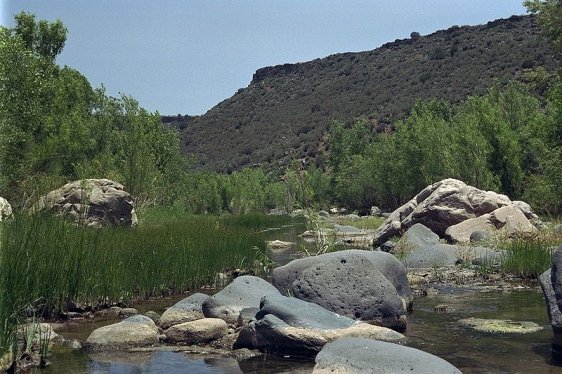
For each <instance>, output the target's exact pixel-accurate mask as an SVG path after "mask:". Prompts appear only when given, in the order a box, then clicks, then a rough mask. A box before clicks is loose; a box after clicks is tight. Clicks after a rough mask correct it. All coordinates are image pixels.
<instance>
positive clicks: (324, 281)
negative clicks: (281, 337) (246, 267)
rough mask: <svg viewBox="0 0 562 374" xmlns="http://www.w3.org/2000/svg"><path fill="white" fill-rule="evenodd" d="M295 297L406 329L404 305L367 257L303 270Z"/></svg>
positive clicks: (347, 259) (336, 311)
mask: <svg viewBox="0 0 562 374" xmlns="http://www.w3.org/2000/svg"><path fill="white" fill-rule="evenodd" d="M292 294H293V296H295V297H297V298H299V299H301V300H306V301H309V302H312V303H315V304H317V305H320V306H322V307H324V308H326V309H328V310H330V311H332V312H335V313H337V314H340V315H343V316H347V317H350V318H354V319H358V320H361V321H365V322H368V323H372V324H376V325H379V326H385V327H390V328H393V329H396V330H399V331H403V330H405V329H406V321H407V319H406V304H405V302H404V301H403V300H402V298H401V297H400V295H398V292H397V291H396V287H394V285H393V284H392V283H391V282H390V281H389V280H388V279H387V278H386V277H385V276H384V275H383V274H382V273H381V272H380V271H379V270H377V269H376V268H375V267H374V266H373V263H372V262H371V261H370V260H368V259H367V258H365V257H364V256H346V257H345V258H337V257H332V258H331V259H329V260H327V261H325V262H323V263H321V264H318V265H315V266H311V267H309V268H307V269H305V270H303V271H302V272H301V274H300V276H299V277H298V278H297V279H295V281H294V282H293V284H292Z"/></svg>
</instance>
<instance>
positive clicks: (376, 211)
mask: <svg viewBox="0 0 562 374" xmlns="http://www.w3.org/2000/svg"><path fill="white" fill-rule="evenodd" d="M370 214H371V216H373V217H380V216H381V214H382V210H381V208H379V207H378V206H372V207H371V210H370Z"/></svg>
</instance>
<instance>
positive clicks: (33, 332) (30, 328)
mask: <svg viewBox="0 0 562 374" xmlns="http://www.w3.org/2000/svg"><path fill="white" fill-rule="evenodd" d="M28 337H31V344H32V346H33V347H35V348H36V349H39V346H40V345H41V344H42V341H44V340H46V339H47V338H48V339H49V344H62V343H63V342H64V338H63V337H62V336H60V335H59V334H57V333H56V332H55V331H54V330H53V326H52V325H51V324H49V323H27V324H25V325H21V326H19V328H18V339H19V340H24V339H27V338H28Z"/></svg>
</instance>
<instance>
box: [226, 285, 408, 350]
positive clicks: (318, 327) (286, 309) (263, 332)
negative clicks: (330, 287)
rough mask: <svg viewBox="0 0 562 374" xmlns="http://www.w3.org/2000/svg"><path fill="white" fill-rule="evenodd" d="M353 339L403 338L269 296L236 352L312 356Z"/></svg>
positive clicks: (305, 304)
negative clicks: (337, 342) (339, 341)
mask: <svg viewBox="0 0 562 374" xmlns="http://www.w3.org/2000/svg"><path fill="white" fill-rule="evenodd" d="M350 336H353V337H366V338H373V339H378V340H384V341H398V340H401V339H402V338H404V336H403V335H402V334H400V333H398V332H396V331H394V330H391V329H388V328H385V327H380V326H374V325H370V324H367V323H364V322H358V321H354V320H353V319H351V318H347V317H344V316H341V315H338V314H336V313H334V312H331V311H329V310H326V309H324V308H322V307H321V306H319V305H317V304H314V303H309V302H306V301H303V300H299V299H296V298H292V297H286V296H281V295H269V296H265V297H264V298H263V299H262V301H261V303H260V310H259V312H257V313H256V316H255V320H252V321H251V322H250V323H249V324H248V325H246V326H245V327H243V328H242V331H241V332H240V335H239V336H238V339H237V340H236V342H235V344H234V348H235V349H236V348H250V349H256V348H258V349H266V350H269V351H272V352H277V353H298V354H300V355H303V354H311V355H313V354H316V353H317V352H318V351H320V349H322V347H323V346H324V345H325V344H327V343H329V342H331V341H334V340H336V339H338V338H341V337H350Z"/></svg>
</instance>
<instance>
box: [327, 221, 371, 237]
mask: <svg viewBox="0 0 562 374" xmlns="http://www.w3.org/2000/svg"><path fill="white" fill-rule="evenodd" d="M334 233H335V234H336V235H365V232H364V231H363V230H360V229H358V228H357V227H354V226H344V225H338V224H337V223H336V224H335V225H334Z"/></svg>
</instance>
